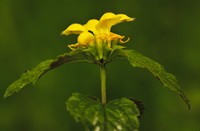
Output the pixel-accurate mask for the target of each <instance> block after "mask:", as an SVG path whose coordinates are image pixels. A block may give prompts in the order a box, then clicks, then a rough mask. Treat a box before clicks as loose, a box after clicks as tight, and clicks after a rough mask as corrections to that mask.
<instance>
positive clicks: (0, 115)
mask: <svg viewBox="0 0 200 131" xmlns="http://www.w3.org/2000/svg"><path fill="white" fill-rule="evenodd" d="M108 11H112V12H114V13H125V14H127V15H129V16H131V17H135V18H136V20H135V21H134V22H130V23H123V24H119V25H116V26H114V27H113V28H112V30H113V31H114V32H116V33H119V34H123V35H125V36H129V37H130V38H131V41H130V42H129V43H127V44H126V45H127V48H134V49H136V50H138V51H139V52H141V53H142V54H144V55H146V56H148V57H150V58H152V59H154V60H156V61H157V62H159V63H161V64H162V65H164V67H165V69H166V70H167V71H168V72H171V73H173V74H175V75H176V76H177V78H178V79H179V82H180V84H181V86H182V88H183V89H184V90H185V92H186V94H187V95H188V97H189V99H190V101H191V104H192V108H191V110H188V109H187V107H186V105H185V104H184V102H183V101H182V100H181V98H180V97H179V96H177V95H176V94H175V93H173V92H171V91H169V90H168V89H166V88H163V86H162V84H160V82H158V81H157V80H156V79H155V78H154V77H153V76H152V75H151V74H150V73H149V72H148V71H146V70H143V69H138V68H135V69H134V68H132V67H131V66H130V64H129V63H128V62H127V61H126V60H117V61H114V62H112V63H110V64H109V65H108V66H107V72H108V73H107V74H108V83H107V85H108V88H107V94H108V100H111V99H116V98H120V97H124V96H129V97H134V98H136V99H139V100H142V101H143V103H144V104H145V107H146V110H145V113H144V115H143V116H142V118H141V119H140V122H141V123H140V130H141V131H199V130H200V124H199V123H200V15H199V14H200V2H199V0H151V1H141V0H0V131H83V127H82V125H80V124H79V123H76V122H75V121H74V119H73V117H72V116H71V115H70V114H69V112H67V111H66V107H65V102H66V100H67V98H69V97H70V95H71V94H72V93H73V92H80V93H83V94H88V95H94V96H97V97H100V78H99V67H98V66H96V65H92V64H89V63H70V64H66V65H64V66H61V67H60V68H57V69H55V70H52V71H50V72H49V73H47V74H46V75H45V76H43V77H42V78H41V79H40V80H39V82H38V83H37V84H36V85H35V86H33V85H29V86H27V87H26V88H24V89H23V90H22V91H21V92H19V93H17V94H15V95H13V96H11V97H9V98H8V99H6V100H4V99H3V94H4V91H5V90H6V88H7V87H8V85H9V84H10V83H11V82H13V81H14V80H16V79H17V78H18V77H19V76H20V75H21V73H23V72H24V71H25V70H26V69H31V68H33V67H34V66H36V65H37V64H38V63H39V62H41V61H43V60H45V59H48V58H54V57H55V56H57V55H59V54H62V53H64V52H69V51H70V50H69V49H68V48H67V44H71V43H75V42H76V36H69V37H65V36H60V33H61V31H63V30H64V29H65V28H66V27H67V26H68V25H70V24H71V23H75V22H78V23H82V24H84V23H86V22H87V20H88V19H91V18H100V16H101V15H102V14H103V13H105V12H108Z"/></svg>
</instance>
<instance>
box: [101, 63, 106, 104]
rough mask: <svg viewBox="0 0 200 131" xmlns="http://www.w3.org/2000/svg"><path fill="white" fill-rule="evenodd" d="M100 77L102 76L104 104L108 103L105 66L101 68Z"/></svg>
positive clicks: (102, 98) (102, 99) (102, 100)
mask: <svg viewBox="0 0 200 131" xmlns="http://www.w3.org/2000/svg"><path fill="white" fill-rule="evenodd" d="M100 75H101V102H102V104H105V103H106V68H105V64H102V65H101V66H100Z"/></svg>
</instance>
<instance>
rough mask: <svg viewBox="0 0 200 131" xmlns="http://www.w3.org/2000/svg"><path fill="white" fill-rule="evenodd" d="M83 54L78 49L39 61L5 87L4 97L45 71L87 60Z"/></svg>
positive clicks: (35, 79) (18, 89)
mask: <svg viewBox="0 0 200 131" xmlns="http://www.w3.org/2000/svg"><path fill="white" fill-rule="evenodd" d="M84 55H85V54H84V53H83V52H82V51H80V50H75V51H71V52H70V53H65V54H62V55H60V56H58V57H57V58H56V59H49V60H45V61H43V62H41V63H40V64H38V65H37V66H36V67H35V68H33V69H32V70H26V71H25V73H23V74H22V75H21V76H20V78H19V79H18V80H16V81H14V82H13V83H12V84H11V85H10V86H9V87H8V88H7V89H6V92H5V94H4V98H6V97H8V96H10V95H12V94H13V93H15V92H18V91H20V90H21V89H22V88H23V87H25V86H26V85H28V84H30V83H33V84H35V83H36V82H37V80H38V79H39V78H40V77H41V76H42V75H44V74H45V73H46V72H48V71H50V70H52V69H54V68H56V67H58V66H60V65H62V64H64V63H68V62H72V61H73V62H77V61H88V60H87V59H86V58H85V56H84Z"/></svg>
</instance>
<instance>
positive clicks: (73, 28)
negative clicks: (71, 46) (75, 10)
mask: <svg viewBox="0 0 200 131" xmlns="http://www.w3.org/2000/svg"><path fill="white" fill-rule="evenodd" d="M84 31H87V30H86V29H85V28H84V26H82V25H81V24H77V23H74V24H71V25H70V26H68V27H67V29H66V30H64V31H63V32H62V34H63V35H69V34H80V33H82V32H84Z"/></svg>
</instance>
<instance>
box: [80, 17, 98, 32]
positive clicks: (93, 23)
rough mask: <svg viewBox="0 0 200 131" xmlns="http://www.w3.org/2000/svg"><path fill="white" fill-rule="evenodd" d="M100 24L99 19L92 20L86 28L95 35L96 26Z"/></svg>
mask: <svg viewBox="0 0 200 131" xmlns="http://www.w3.org/2000/svg"><path fill="white" fill-rule="evenodd" d="M98 23H99V21H98V20H97V19H91V20H89V21H88V22H87V23H86V24H85V25H84V27H85V28H86V29H87V30H88V31H92V33H93V34H96V33H97V31H96V25H97V24H98Z"/></svg>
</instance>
